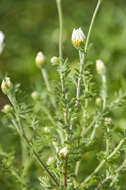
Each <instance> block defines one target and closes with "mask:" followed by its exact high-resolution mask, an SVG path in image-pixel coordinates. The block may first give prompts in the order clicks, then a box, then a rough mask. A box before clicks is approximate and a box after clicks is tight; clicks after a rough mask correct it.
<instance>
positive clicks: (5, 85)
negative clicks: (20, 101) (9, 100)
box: [1, 77, 13, 95]
mask: <svg viewBox="0 0 126 190" xmlns="http://www.w3.org/2000/svg"><path fill="white" fill-rule="evenodd" d="M12 87H13V84H12V82H11V80H10V78H9V77H5V79H4V80H3V81H2V83H1V90H2V92H3V93H4V94H6V95H7V94H8V92H9V91H10V90H11V89H12Z"/></svg>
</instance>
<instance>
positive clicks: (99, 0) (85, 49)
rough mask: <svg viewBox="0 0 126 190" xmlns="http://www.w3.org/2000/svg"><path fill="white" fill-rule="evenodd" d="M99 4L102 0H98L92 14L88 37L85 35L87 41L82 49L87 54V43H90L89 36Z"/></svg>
mask: <svg viewBox="0 0 126 190" xmlns="http://www.w3.org/2000/svg"><path fill="white" fill-rule="evenodd" d="M101 2H102V0H98V2H97V5H96V8H95V10H94V13H93V17H92V20H91V24H90V27H89V31H88V35H87V39H86V43H85V48H84V51H85V53H87V50H88V44H89V41H90V36H91V32H92V28H93V24H94V21H95V18H96V15H97V12H98V10H99V7H100V5H101Z"/></svg>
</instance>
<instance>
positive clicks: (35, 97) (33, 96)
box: [31, 91, 40, 100]
mask: <svg viewBox="0 0 126 190" xmlns="http://www.w3.org/2000/svg"><path fill="white" fill-rule="evenodd" d="M31 97H32V99H33V100H38V99H39V97H40V94H39V93H38V92H37V91H34V92H32V94H31Z"/></svg>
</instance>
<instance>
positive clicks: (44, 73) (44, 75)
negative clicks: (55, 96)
mask: <svg viewBox="0 0 126 190" xmlns="http://www.w3.org/2000/svg"><path fill="white" fill-rule="evenodd" d="M41 73H42V75H43V79H44V81H45V84H46V87H47V90H48V91H49V92H50V91H51V88H50V84H49V81H48V77H47V73H46V70H45V69H44V68H42V69H41Z"/></svg>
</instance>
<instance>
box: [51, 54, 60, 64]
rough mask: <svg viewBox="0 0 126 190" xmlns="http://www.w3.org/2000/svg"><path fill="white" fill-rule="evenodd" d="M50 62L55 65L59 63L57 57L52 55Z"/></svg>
mask: <svg viewBox="0 0 126 190" xmlns="http://www.w3.org/2000/svg"><path fill="white" fill-rule="evenodd" d="M50 62H51V63H52V64H53V65H57V64H58V63H59V58H58V57H56V56H54V57H52V58H51V60H50Z"/></svg>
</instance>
